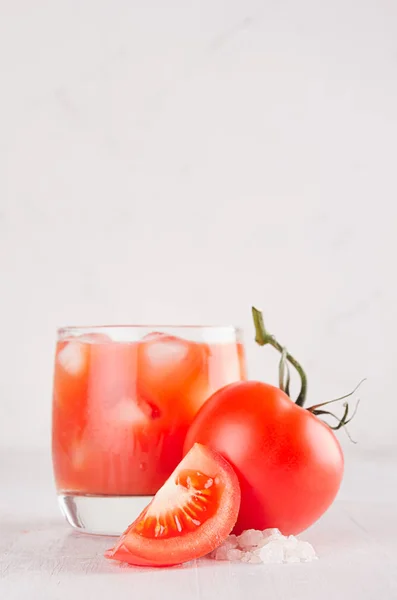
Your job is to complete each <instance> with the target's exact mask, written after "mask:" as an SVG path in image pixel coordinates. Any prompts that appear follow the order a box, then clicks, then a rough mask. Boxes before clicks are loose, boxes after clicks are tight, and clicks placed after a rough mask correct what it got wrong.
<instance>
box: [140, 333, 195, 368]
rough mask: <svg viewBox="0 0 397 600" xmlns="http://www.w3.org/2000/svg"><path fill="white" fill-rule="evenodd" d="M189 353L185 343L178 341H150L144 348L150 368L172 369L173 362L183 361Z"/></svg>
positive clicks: (168, 339)
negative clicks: (168, 367) (167, 367)
mask: <svg viewBox="0 0 397 600" xmlns="http://www.w3.org/2000/svg"><path fill="white" fill-rule="evenodd" d="M188 352H189V348H188V346H187V344H186V343H184V342H183V341H182V340H181V341H179V340H178V339H170V338H166V339H165V340H164V339H161V338H160V339H158V340H157V339H156V340H153V339H152V340H150V341H149V342H148V344H147V346H146V347H145V355H146V358H147V360H148V362H149V363H150V364H151V366H152V367H154V368H156V367H166V366H170V367H173V366H174V365H175V362H177V363H178V362H179V361H181V360H183V359H184V358H185V357H186V356H187V354H188Z"/></svg>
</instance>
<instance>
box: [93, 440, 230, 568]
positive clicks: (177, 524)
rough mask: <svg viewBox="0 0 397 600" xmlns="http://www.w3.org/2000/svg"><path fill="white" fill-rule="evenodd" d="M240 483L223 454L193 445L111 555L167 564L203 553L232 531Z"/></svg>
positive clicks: (133, 562)
mask: <svg viewBox="0 0 397 600" xmlns="http://www.w3.org/2000/svg"><path fill="white" fill-rule="evenodd" d="M239 507H240V487H239V483H238V479H237V476H236V474H235V472H234V471H233V469H232V467H231V466H230V465H229V463H228V462H226V460H225V459H224V458H222V456H221V455H220V454H218V453H217V452H215V451H213V450H210V449H209V448H206V447H205V446H203V445H201V444H194V446H193V447H192V448H191V450H190V451H189V452H188V453H187V455H186V456H185V458H184V459H183V460H182V462H181V463H180V464H179V465H178V466H177V468H176V469H175V471H174V472H173V473H172V475H171V476H170V477H169V479H168V480H167V481H166V482H165V484H164V485H163V487H162V488H160V490H159V491H158V492H157V494H156V495H155V497H154V498H153V500H152V501H151V502H150V504H149V505H148V506H147V507H146V508H145V509H144V510H143V511H142V513H141V514H140V515H139V517H138V518H137V519H136V520H135V521H134V522H133V523H132V525H130V526H129V527H128V529H127V530H126V531H125V533H123V535H122V536H121V537H120V539H119V540H118V542H117V544H116V546H115V547H114V548H113V549H111V550H108V551H107V552H106V553H105V556H106V558H111V559H114V560H120V561H124V562H127V563H130V564H131V565H140V566H152V567H166V566H171V565H177V564H180V563H183V562H187V561H189V560H192V559H194V558H199V557H200V556H204V555H205V554H208V552H211V551H212V550H214V549H215V548H216V547H217V546H219V545H220V544H221V542H222V541H223V540H224V539H225V538H226V537H227V536H228V535H229V533H230V532H231V530H232V529H233V527H234V524H235V522H236V520H237V515H238V511H239Z"/></svg>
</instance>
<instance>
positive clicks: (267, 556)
mask: <svg viewBox="0 0 397 600" xmlns="http://www.w3.org/2000/svg"><path fill="white" fill-rule="evenodd" d="M210 556H211V558H214V559H215V560H229V561H239V562H244V563H250V564H258V563H266V564H278V563H299V562H310V561H312V560H315V559H316V558H317V555H316V552H315V550H314V548H313V546H312V545H311V544H309V542H303V541H301V540H299V539H298V538H297V537H295V536H293V535H290V536H288V537H287V536H284V535H282V533H280V531H279V530H278V529H275V528H273V529H265V530H263V531H259V530H256V529H248V530H246V531H243V533H242V534H241V535H239V536H235V535H230V536H229V537H228V538H226V540H224V542H223V543H222V544H221V545H220V546H219V548H216V549H215V550H214V551H213V552H212V553H211V554H210Z"/></svg>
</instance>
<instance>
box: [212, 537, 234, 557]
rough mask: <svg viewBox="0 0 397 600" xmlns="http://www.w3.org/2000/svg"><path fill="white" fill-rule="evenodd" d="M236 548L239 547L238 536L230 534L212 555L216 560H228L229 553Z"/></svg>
mask: <svg viewBox="0 0 397 600" xmlns="http://www.w3.org/2000/svg"><path fill="white" fill-rule="evenodd" d="M234 548H237V536H236V535H229V537H227V538H226V539H225V540H224V541H223V542H222V544H221V545H220V546H219V547H218V548H215V550H213V551H212V552H211V554H210V557H211V558H214V559H215V560H228V557H227V553H228V551H229V550H233V549H234Z"/></svg>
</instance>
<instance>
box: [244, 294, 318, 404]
mask: <svg viewBox="0 0 397 600" xmlns="http://www.w3.org/2000/svg"><path fill="white" fill-rule="evenodd" d="M252 317H253V320H254V325H255V341H256V343H257V344H259V345H260V346H265V345H266V344H270V345H271V346H273V348H275V349H276V350H277V351H278V352H280V353H281V354H282V353H283V351H285V349H284V348H283V346H282V345H281V344H280V343H279V342H278V341H277V340H276V338H275V337H274V336H273V335H270V334H269V333H268V332H267V331H266V327H265V323H264V321H263V315H262V313H261V311H260V310H258V309H257V308H255V307H254V306H253V307H252ZM285 358H286V359H287V360H288V362H289V363H291V365H292V366H293V367H294V368H295V370H296V371H297V373H298V375H299V377H300V380H301V389H300V392H299V396H298V398H297V399H296V402H295V404H297V405H298V406H303V405H304V403H305V400H306V394H307V377H306V373H305V371H304V370H303V368H302V366H301V365H300V364H299V363H298V361H297V360H296V359H295V358H294V357H293V356H292V355H291V354H290V353H289V352H286V354H285Z"/></svg>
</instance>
